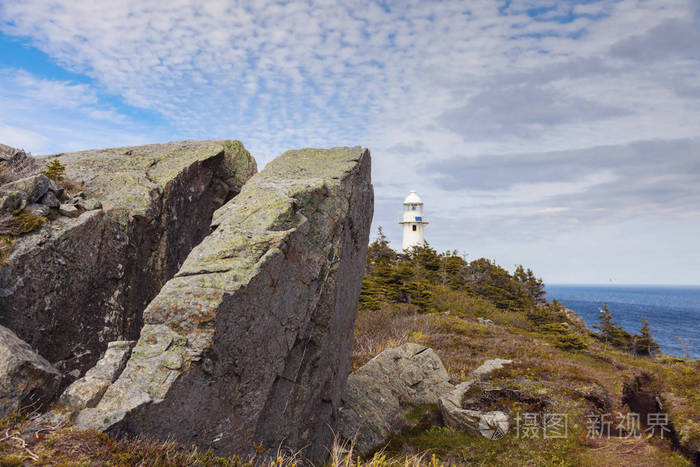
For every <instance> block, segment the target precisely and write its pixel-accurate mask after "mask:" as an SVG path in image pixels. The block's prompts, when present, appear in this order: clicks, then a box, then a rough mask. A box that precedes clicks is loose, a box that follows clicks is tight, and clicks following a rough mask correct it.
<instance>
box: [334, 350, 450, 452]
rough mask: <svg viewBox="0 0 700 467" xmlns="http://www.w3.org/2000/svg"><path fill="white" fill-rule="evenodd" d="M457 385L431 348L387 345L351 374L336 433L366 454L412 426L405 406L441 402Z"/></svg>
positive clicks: (410, 406)
mask: <svg viewBox="0 0 700 467" xmlns="http://www.w3.org/2000/svg"><path fill="white" fill-rule="evenodd" d="M453 389H454V386H452V384H450V382H449V377H448V375H447V371H446V370H445V367H444V365H443V364H442V361H441V360H440V357H438V356H437V354H436V353H435V352H434V351H433V350H432V349H429V348H427V347H424V346H422V345H419V344H413V343H407V344H403V345H401V346H399V347H396V348H393V349H387V350H385V351H383V352H382V353H380V354H379V355H377V356H376V357H374V358H373V359H372V360H370V361H369V362H367V363H366V364H364V365H363V366H362V367H360V368H359V369H358V370H357V371H355V372H354V373H352V374H351V375H350V376H349V377H348V383H347V387H346V389H345V394H344V395H343V407H342V409H341V418H340V423H339V424H338V431H339V432H340V434H341V435H343V437H344V438H346V439H348V440H352V439H354V441H355V449H356V450H357V451H358V452H359V453H360V454H362V455H364V454H367V453H369V452H371V451H372V450H373V449H375V448H377V447H380V446H381V444H382V443H384V442H385V441H386V440H387V439H388V438H389V436H391V435H392V434H396V433H399V432H401V430H403V429H404V428H407V427H408V423H407V420H406V418H405V417H404V412H405V411H406V410H408V409H410V408H412V407H417V406H421V405H425V404H437V403H438V399H439V398H440V397H441V396H443V395H444V394H446V393H449V392H450V391H452V390H453Z"/></svg>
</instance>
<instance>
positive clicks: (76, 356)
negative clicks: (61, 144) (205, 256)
mask: <svg viewBox="0 0 700 467" xmlns="http://www.w3.org/2000/svg"><path fill="white" fill-rule="evenodd" d="M231 148H235V151H232V150H231ZM38 160H39V162H41V163H42V164H44V165H45V166H47V165H48V164H50V163H51V162H52V161H56V160H58V161H60V163H61V164H62V166H64V167H65V179H67V180H71V182H72V183H73V184H75V185H76V186H78V187H79V188H80V189H82V190H83V192H82V193H81V196H79V197H76V199H75V200H72V201H70V202H68V201H66V200H64V201H62V203H63V204H60V203H59V205H58V206H55V204H56V203H55V201H54V200H53V199H51V200H49V201H50V204H52V205H54V207H55V208H57V209H58V210H59V211H60V212H61V213H63V215H61V216H58V217H57V218H56V219H53V220H51V221H50V222H44V224H43V225H37V226H36V228H34V229H33V231H32V232H31V233H27V234H25V235H23V236H22V237H20V238H18V239H17V240H16V241H15V242H14V246H13V250H12V252H11V253H10V254H8V255H6V259H5V261H4V262H3V264H1V265H0V324H2V325H5V326H7V327H9V328H10V329H12V330H13V331H14V332H16V333H17V334H18V335H19V337H20V338H22V339H24V340H25V341H27V342H28V343H29V344H30V345H32V346H33V347H35V348H36V349H37V350H38V351H39V353H40V354H41V355H43V356H44V357H46V358H47V359H48V360H49V361H50V362H52V363H53V364H55V365H56V366H57V368H58V369H59V370H62V371H66V372H67V371H71V370H74V369H77V370H80V371H81V372H82V371H84V370H86V369H87V368H89V367H91V366H92V365H94V363H95V362H96V361H97V359H98V357H99V355H100V354H101V353H102V352H103V351H104V350H105V348H106V345H107V343H108V342H110V341H114V340H120V339H130V338H135V337H137V336H138V332H139V330H140V328H141V325H142V320H141V313H142V312H143V310H144V308H145V307H146V305H147V304H148V302H149V301H150V300H151V299H152V298H153V297H154V296H155V295H156V294H157V292H158V291H159V290H160V287H161V286H162V284H164V283H165V282H166V281H167V280H168V279H169V278H171V277H172V276H173V275H174V274H175V272H176V271H177V270H178V268H179V267H180V265H181V264H182V262H183V261H184V259H185V257H186V256H187V253H189V251H190V250H191V249H192V247H194V245H196V244H197V243H199V242H200V241H201V239H202V238H204V237H205V236H206V235H207V234H208V233H209V230H210V226H209V224H210V219H211V215H212V213H213V212H214V211H215V210H216V209H217V208H219V207H220V206H221V205H223V204H224V203H225V202H226V201H227V200H229V199H230V198H231V197H232V196H234V195H235V194H237V193H238V191H240V186H241V185H242V184H243V183H244V182H245V181H246V180H248V179H249V178H250V177H251V176H252V175H253V174H254V173H255V172H256V171H257V169H256V165H255V160H254V159H253V158H252V157H251V156H250V154H248V152H247V151H245V149H244V148H243V146H242V144H240V143H239V142H235V143H234V142H230V141H225V140H217V141H183V142H178V143H166V144H151V145H147V146H135V147H123V148H110V149H100V150H91V151H81V152H76V153H70V154H59V155H56V156H48V157H41V158H38ZM52 184H54V185H55V182H54V181H52V180H50V179H48V178H47V177H46V176H44V175H36V176H34V177H33V178H31V179H27V180H18V181H15V182H13V184H10V185H9V186H8V185H5V186H4V187H3V190H5V191H6V193H7V195H3V196H4V197H3V196H0V201H2V203H4V204H7V205H8V206H12V205H14V204H16V201H17V200H16V199H15V198H16V195H14V194H13V193H17V192H18V191H17V190H19V189H22V190H24V191H20V193H30V194H31V196H29V195H27V196H24V197H23V199H20V202H24V204H26V203H27V201H29V202H34V201H33V200H34V199H35V198H36V199H39V198H40V197H42V196H44V195H45V194H46V193H49V192H51V191H54V192H58V189H57V188H56V187H54V189H52V188H51V186H52ZM20 198H22V196H20ZM42 199H43V198H42ZM32 227H34V226H32Z"/></svg>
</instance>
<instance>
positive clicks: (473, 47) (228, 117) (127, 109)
mask: <svg viewBox="0 0 700 467" xmlns="http://www.w3.org/2000/svg"><path fill="white" fill-rule="evenodd" d="M698 11H699V10H698V5H697V1H695V0H667V1H664V2H658V1H657V0H625V1H619V0H597V1H596V0H593V1H588V0H586V1H577V0H508V1H495V0H474V1H470V2H464V1H462V0H445V1H440V2H437V1H436V2H429V1H418V0H407V1H402V2H375V1H365V0H349V1H346V2H335V1H329V0H308V1H307V0H305V1H301V0H292V1H288V2H279V1H256V2H242V1H240V2H239V1H229V0H226V1H224V0H211V1H208V2H194V1H188V0H173V1H170V2H167V3H166V2H161V1H156V0H138V1H137V0H124V1H120V2H107V1H93V2H74V1H71V0H25V1H22V2H0V31H1V32H2V34H3V35H4V36H2V37H0V41H2V40H8V39H7V38H11V40H13V41H19V42H20V43H21V44H24V46H25V47H28V48H32V49H35V50H39V51H41V52H42V53H43V54H45V55H46V57H48V58H47V59H48V60H50V61H51V62H52V63H54V64H57V65H58V66H60V67H61V68H62V69H64V70H67V72H68V73H70V74H73V75H75V76H80V77H81V79H79V80H78V82H72V81H71V79H70V78H63V77H62V78H60V79H59V78H57V77H54V76H51V75H50V74H47V75H42V72H41V70H39V69H36V67H35V68H33V69H32V72H31V73H29V72H28V71H27V70H23V69H21V68H22V67H21V64H20V65H17V64H13V68H12V69H10V71H8V69H9V68H8V67H7V66H5V68H4V71H3V77H2V78H0V79H1V80H2V81H1V82H0V85H1V86H0V102H1V103H2V105H3V112H2V113H1V114H0V137H1V138H2V139H3V140H4V142H5V143H8V144H12V143H15V144H18V145H22V146H25V147H27V149H30V150H33V151H35V152H37V151H42V150H43V151H66V150H72V149H80V148H82V147H85V146H106V145H121V144H136V143H141V142H145V141H154V140H164V139H169V140H173V139H183V138H211V137H234V138H240V139H242V140H243V141H244V143H245V144H246V146H247V147H249V148H250V149H251V151H252V152H253V153H254V155H255V156H256V157H257V158H258V160H259V161H260V162H261V163H265V162H267V161H268V160H270V158H271V157H273V156H275V155H276V154H278V153H280V152H281V151H283V150H285V149H287V148H290V147H303V146H333V145H340V144H358V143H359V144H364V145H366V146H369V147H370V148H371V149H372V150H373V155H374V161H373V163H374V168H373V171H374V178H375V182H376V195H377V211H376V215H375V222H376V223H377V224H382V225H384V226H385V227H388V226H389V225H393V224H394V222H395V214H396V211H397V210H398V209H399V208H400V202H401V200H402V199H403V197H404V196H405V194H406V192H407V190H408V189H410V188H416V189H419V190H420V192H421V194H422V195H423V197H424V198H425V200H426V203H427V204H428V206H429V207H428V209H429V212H430V214H431V216H432V219H433V223H432V224H431V226H430V230H429V235H431V237H429V238H430V239H431V240H432V241H433V243H434V244H435V245H436V246H438V247H441V248H459V249H468V250H471V251H474V250H478V249H479V248H483V251H482V252H481V253H482V254H491V256H495V257H496V259H501V258H499V254H501V253H503V252H507V257H505V258H503V259H502V260H503V261H504V262H505V263H506V264H509V263H510V262H511V260H512V262H525V260H524V259H523V258H525V257H527V260H528V261H530V264H531V265H532V266H533V267H535V269H537V267H538V262H537V258H536V257H535V258H533V257H531V256H527V254H525V252H526V247H523V246H522V245H521V243H519V242H520V241H521V240H522V239H523V238H527V239H532V240H533V241H534V240H537V239H542V238H545V237H547V236H549V237H548V238H550V239H551V240H552V243H553V244H554V243H556V241H557V238H564V237H562V236H564V235H576V232H578V235H581V236H585V235H587V234H586V232H587V231H586V228H587V227H586V226H587V225H588V226H595V225H603V224H604V223H614V222H617V223H618V224H619V225H623V224H624V223H625V222H627V220H626V219H631V218H634V219H635V222H637V223H641V225H642V227H643V228H647V227H648V229H649V230H648V231H649V232H652V231H654V226H655V225H657V224H658V222H659V219H664V222H665V223H666V226H667V227H668V226H669V225H673V224H672V222H673V219H681V220H679V222H688V221H687V219H689V218H693V216H697V208H695V207H694V206H695V205H697V200H698V193H697V190H696V189H695V188H694V186H693V183H691V180H692V178H693V177H694V176H697V164H696V163H695V161H696V160H697V157H698V151H697V147H698V138H700V130H699V129H698V124H697V122H698V121H700V74H699V73H698V67H699V65H700V59H699V57H698V47H697V44H698V42H700V39H699V38H698V31H699V30H700V17H699V15H698ZM261 165H262V164H261ZM645 222H646V224H645ZM687 225H690V224H687ZM553 227H556V228H553ZM591 228H592V227H591ZM620 228H621V229H622V230H623V231H624V229H625V228H623V227H620ZM639 228H640V225H636V226H635V229H639ZM657 230H658V229H657ZM387 231H388V233H389V234H390V236H391V238H392V239H393V240H394V241H395V242H396V241H397V240H398V229H387ZM669 231H673V228H667V229H666V232H662V231H654V232H656V233H657V234H658V236H659V238H660V241H662V242H665V243H666V244H671V243H672V241H671V238H670V236H669V235H670V234H669V233H668V232H669ZM633 234H634V232H632V231H631V230H628V231H627V232H626V235H633ZM485 235H489V236H491V237H493V238H497V239H498V241H499V242H500V243H499V245H500V249H499V250H493V249H490V250H489V249H488V248H487V245H485V244H484V243H483V242H481V240H482V239H483V238H484V237H485ZM557 235H559V237H556V236H557ZM567 238H569V237H567ZM591 238H592V237H591ZM601 238H602V237H601ZM676 240H677V239H676ZM538 241H539V240H538ZM480 242H481V243H480ZM675 243H676V244H677V245H676V246H674V247H672V249H673V248H675V250H674V251H675V253H674V254H678V255H680V254H681V251H685V252H686V253H685V257H688V253H687V252H688V251H690V256H691V257H692V256H693V255H695V256H697V257H698V259H699V260H700V252H698V251H697V247H696V246H695V245H690V244H688V243H687V242H685V243H684V242H683V241H676V242H675ZM561 248H564V247H563V246H562V247H561ZM600 248H601V250H604V251H608V252H609V253H610V254H613V249H612V246H610V245H608V246H607V247H606V246H605V245H600ZM606 248H607V249H606ZM494 251H495V253H494ZM476 253H477V254H479V253H478V252H476ZM492 253H493V254H492ZM503 254H506V253H503ZM568 254H580V255H582V256H581V257H582V258H584V256H585V253H571V252H569V253H568ZM542 267H543V269H542V270H541V271H542V274H544V275H545V277H546V278H549V277H548V274H549V275H552V274H554V270H551V271H548V270H547V268H548V267H549V266H548V265H546V264H544V265H543V266H542ZM626 268H627V270H630V271H631V270H633V269H635V268H638V266H637V265H634V264H631V265H630V266H626ZM591 271H593V270H592V269H591V270H590V271H589V272H591ZM559 272H561V271H558V272H557V273H559ZM591 274H592V272H591ZM584 275H585V274H584ZM572 277H573V276H572ZM629 277H630V278H632V277H633V276H632V275H630V276H629ZM589 280H590V279H589ZM630 280H632V279H630ZM669 280H670V279H669Z"/></svg>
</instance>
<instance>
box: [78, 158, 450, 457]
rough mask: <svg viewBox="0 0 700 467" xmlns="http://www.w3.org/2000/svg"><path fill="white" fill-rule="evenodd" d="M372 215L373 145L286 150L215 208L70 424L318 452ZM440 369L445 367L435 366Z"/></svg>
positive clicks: (216, 444) (227, 445) (323, 444)
mask: <svg viewBox="0 0 700 467" xmlns="http://www.w3.org/2000/svg"><path fill="white" fill-rule="evenodd" d="M372 213H373V193H372V185H371V181H370V155H369V151H367V150H366V149H363V148H360V147H353V148H334V149H328V150H320V149H304V150H298V151H289V152H286V153H284V154H283V155H282V156H280V157H278V158H277V159H275V160H274V161H272V162H270V163H269V164H268V165H267V166H266V167H265V170H263V171H262V172H261V173H259V174H258V175H256V176H255V177H253V178H252V179H251V180H250V181H249V182H248V183H247V184H246V185H245V186H244V187H243V189H242V191H241V193H240V194H239V195H238V196H237V197H236V198H234V199H233V200H231V201H230V202H228V203H227V204H226V205H225V206H223V207H222V208H220V209H219V210H218V211H216V213H215V214H214V216H213V220H212V226H213V227H214V228H215V230H214V232H213V233H211V234H210V235H209V236H208V237H206V238H205V239H204V240H203V241H202V242H201V243H200V244H199V245H198V246H197V247H195V248H194V250H192V252H191V253H190V254H189V256H188V257H187V259H186V260H185V262H184V264H183V265H182V267H181V268H180V270H179V271H178V273H177V274H176V275H175V277H174V278H173V279H171V280H170V281H168V282H167V283H166V284H165V285H164V286H163V288H162V290H161V291H160V293H159V294H158V296H156V297H155V299H154V300H153V301H152V302H151V303H150V304H149V305H148V308H147V309H146V310H145V312H144V316H143V318H144V323H145V325H144V327H143V329H142V330H141V336H140V338H139V340H138V342H137V344H136V346H135V347H134V349H133V351H132V354H131V358H130V359H129V361H128V363H127V365H126V368H125V370H124V371H123V373H122V374H121V376H120V377H119V378H118V379H117V380H116V381H115V382H114V383H113V384H112V385H111V386H110V387H109V388H108V389H107V391H106V392H105V394H104V396H103V397H102V399H101V400H100V402H99V403H98V404H97V406H96V407H95V408H88V409H85V410H83V411H82V412H80V414H79V415H78V417H77V419H76V423H77V425H78V426H80V427H84V428H98V429H101V430H106V431H109V432H112V433H128V434H147V435H150V436H155V437H158V438H161V439H166V438H170V439H174V440H177V441H180V442H183V443H185V444H188V443H196V444H197V445H199V446H200V447H201V448H202V449H213V450H214V451H215V452H217V453H221V454H231V453H234V452H235V453H238V454H245V453H248V452H250V451H251V450H252V447H253V443H258V442H262V443H263V445H264V446H265V447H267V448H271V449H273V450H275V449H277V448H278V447H279V446H280V445H283V446H286V447H289V448H292V449H294V450H299V449H304V452H303V454H304V455H305V456H307V457H309V458H311V459H316V460H319V459H321V460H322V459H324V458H325V457H327V455H328V451H327V448H328V447H329V446H330V445H331V443H332V437H333V434H332V431H331V429H330V427H332V426H334V425H335V423H336V420H337V417H338V407H339V404H340V399H341V395H342V393H343V389H344V385H345V381H346V377H347V374H348V372H349V369H350V358H351V354H352V340H353V324H354V319H355V313H356V308H357V302H358V298H359V293H360V287H361V283H362V277H363V273H364V262H365V255H366V251H367V244H368V240H369V229H370V224H371V221H372ZM443 371H444V369H443Z"/></svg>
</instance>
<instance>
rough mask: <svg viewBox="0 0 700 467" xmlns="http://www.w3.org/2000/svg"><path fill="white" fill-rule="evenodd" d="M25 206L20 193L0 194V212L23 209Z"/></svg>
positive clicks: (8, 192)
mask: <svg viewBox="0 0 700 467" xmlns="http://www.w3.org/2000/svg"><path fill="white" fill-rule="evenodd" d="M26 204H27V200H26V199H25V198H24V196H23V193H22V192H21V191H16V190H8V191H4V190H3V191H2V192H0V212H12V211H14V210H16V209H23V208H24V206H25V205H26Z"/></svg>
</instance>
